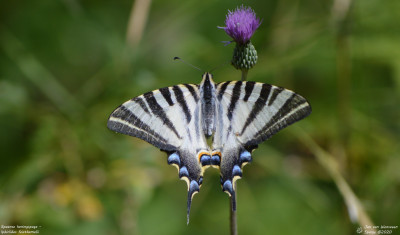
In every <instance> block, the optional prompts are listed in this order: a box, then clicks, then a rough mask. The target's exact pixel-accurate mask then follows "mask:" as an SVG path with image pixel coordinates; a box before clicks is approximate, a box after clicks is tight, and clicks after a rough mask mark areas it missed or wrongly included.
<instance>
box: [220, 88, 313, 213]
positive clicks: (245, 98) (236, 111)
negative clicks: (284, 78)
mask: <svg viewBox="0 0 400 235" xmlns="http://www.w3.org/2000/svg"><path fill="white" fill-rule="evenodd" d="M216 92H217V94H216V97H217V102H216V103H217V109H216V110H217V115H216V116H217V122H218V125H217V128H216V131H215V134H214V140H213V152H217V153H220V155H221V156H222V157H221V162H220V171H221V184H222V188H223V190H224V191H225V192H227V193H228V194H229V195H230V196H232V197H234V196H235V193H234V192H235V181H236V180H237V179H239V178H241V176H242V167H243V166H244V165H245V164H246V163H248V162H250V161H251V160H252V158H251V152H252V151H253V150H254V149H255V148H256V147H257V145H258V144H259V143H261V142H263V141H265V140H267V139H268V138H270V137H271V136H272V135H274V134H275V133H276V132H278V131H279V130H281V129H282V128H284V127H286V126H288V125H290V124H292V123H294V122H296V121H298V120H300V119H302V118H304V117H306V116H308V115H309V114H310V112H311V107H310V105H309V104H308V102H307V101H306V100H305V99H304V98H303V97H301V96H300V95H298V94H296V93H294V92H292V91H290V90H287V89H284V88H281V87H277V86H272V85H269V84H263V83H256V82H242V81H234V82H223V83H219V84H217V90H216ZM232 201H233V207H234V208H235V198H233V200H232Z"/></svg>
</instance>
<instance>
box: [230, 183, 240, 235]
mask: <svg viewBox="0 0 400 235" xmlns="http://www.w3.org/2000/svg"><path fill="white" fill-rule="evenodd" d="M234 194H235V195H233V197H230V204H231V209H230V222H231V235H237V234H238V232H237V217H236V210H233V200H232V198H235V200H236V190H234ZM236 202H237V200H236Z"/></svg>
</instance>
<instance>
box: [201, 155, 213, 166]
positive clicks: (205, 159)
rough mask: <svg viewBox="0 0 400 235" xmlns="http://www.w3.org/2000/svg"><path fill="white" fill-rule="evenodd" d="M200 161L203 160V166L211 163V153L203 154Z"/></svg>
mask: <svg viewBox="0 0 400 235" xmlns="http://www.w3.org/2000/svg"><path fill="white" fill-rule="evenodd" d="M200 162H201V165H203V166H208V165H211V157H210V155H206V154H203V155H202V156H201V157H200Z"/></svg>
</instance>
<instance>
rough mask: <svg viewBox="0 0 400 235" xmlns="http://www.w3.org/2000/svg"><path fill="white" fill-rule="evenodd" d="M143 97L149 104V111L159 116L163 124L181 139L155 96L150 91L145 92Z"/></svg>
mask: <svg viewBox="0 0 400 235" xmlns="http://www.w3.org/2000/svg"><path fill="white" fill-rule="evenodd" d="M143 96H144V98H145V99H146V102H147V104H148V105H149V107H150V109H151V112H152V113H153V114H154V115H156V116H157V117H159V118H160V120H161V121H162V122H164V124H165V125H166V126H167V127H168V128H169V129H170V130H171V131H173V132H174V133H175V135H176V136H177V137H178V138H179V139H181V138H182V137H181V136H180V135H179V134H178V131H177V130H176V128H175V126H174V124H173V123H172V122H171V120H170V119H169V118H168V117H167V114H166V113H165V111H164V109H163V108H162V107H161V106H160V104H159V103H158V102H157V100H156V98H155V97H154V94H153V92H152V91H150V92H147V93H145V94H144V95H143Z"/></svg>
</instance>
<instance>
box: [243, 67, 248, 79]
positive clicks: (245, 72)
mask: <svg viewBox="0 0 400 235" xmlns="http://www.w3.org/2000/svg"><path fill="white" fill-rule="evenodd" d="M248 72H249V70H248V69H242V81H246V80H247V73H248Z"/></svg>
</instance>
